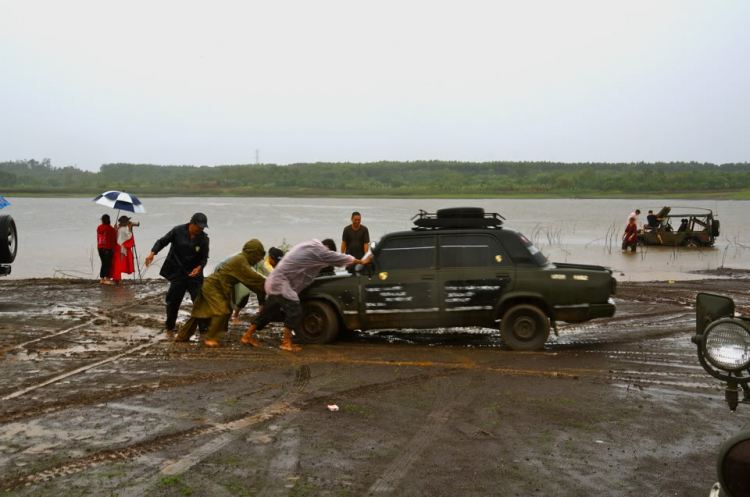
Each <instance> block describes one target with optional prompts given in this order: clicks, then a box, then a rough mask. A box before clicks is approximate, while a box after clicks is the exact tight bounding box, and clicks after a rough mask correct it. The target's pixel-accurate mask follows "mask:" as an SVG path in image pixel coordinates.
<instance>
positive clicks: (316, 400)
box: [0, 363, 462, 491]
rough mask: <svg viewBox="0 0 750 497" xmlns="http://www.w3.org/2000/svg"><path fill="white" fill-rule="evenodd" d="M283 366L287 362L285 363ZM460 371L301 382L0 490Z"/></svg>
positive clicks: (7, 481)
mask: <svg viewBox="0 0 750 497" xmlns="http://www.w3.org/2000/svg"><path fill="white" fill-rule="evenodd" d="M285 365H288V363H287V364H285ZM461 371H462V370H461V369H450V370H441V371H436V372H434V373H431V374H420V375H416V376H413V377H410V378H399V379H396V380H392V381H386V382H383V383H376V384H370V385H363V386H360V387H355V388H351V389H349V390H344V391H342V392H337V393H335V394H333V395H329V394H326V395H314V396H308V398H306V399H303V398H302V391H303V389H304V385H306V384H307V383H304V381H303V382H302V383H304V385H302V386H299V390H296V391H294V392H290V393H289V394H288V395H286V396H285V400H283V401H275V402H274V403H272V404H270V405H268V406H265V407H262V408H259V409H255V410H253V411H250V412H248V413H244V414H242V415H239V416H237V417H236V418H235V419H234V420H232V421H227V422H224V423H221V424H214V425H212V426H199V427H196V428H191V429H188V430H183V431H179V432H176V433H171V434H167V435H160V436H157V437H156V438H153V439H151V440H146V441H143V442H139V443H137V444H134V445H131V446H129V447H123V448H120V449H106V450H102V451H99V452H97V453H96V454H92V455H90V456H85V457H82V458H79V459H76V460H73V461H72V462H69V463H65V464H61V465H58V466H54V467H52V468H48V469H45V470H43V471H38V472H33V473H29V474H25V475H20V476H16V477H11V478H0V490H2V491H10V490H13V489H15V488H18V487H22V486H28V485H32V484H35V483H42V482H47V481H50V480H53V479H56V478H60V477H64V476H70V475H73V474H76V473H80V472H82V471H85V470H87V469H88V468H90V467H92V466H95V465H99V464H105V463H114V462H118V461H122V460H127V459H134V458H136V457H139V456H142V455H145V454H147V453H151V452H155V451H158V450H162V449H167V448H169V447H170V446H173V445H175V444H177V443H180V442H183V441H186V440H188V439H193V438H198V437H202V436H206V435H212V434H222V433H227V432H229V431H236V430H238V429H242V428H244V427H248V426H252V425H254V424H257V423H259V422H261V421H268V420H270V419H273V418H275V417H277V416H280V415H283V414H287V413H293V412H297V411H299V410H303V409H307V408H309V407H311V406H313V405H319V404H320V402H322V401H328V399H331V398H337V399H344V398H347V397H351V396H355V395H363V394H366V393H373V392H382V391H386V390H390V389H392V388H397V387H400V386H404V385H407V384H414V383H422V382H425V381H431V380H435V379H440V378H443V377H445V376H446V375H448V374H456V373H459V372H461ZM237 373H238V372H235V374H237ZM305 374H306V373H300V375H305ZM295 383H296V380H295ZM132 393H134V392H129V394H132ZM87 403H90V402H87ZM0 421H3V422H4V420H2V419H0ZM209 448H210V447H206V449H205V450H208V449H209ZM217 450H218V449H217ZM193 459H195V458H191V459H190V460H191V461H192V460H193ZM186 463H187V462H186ZM186 463H184V464H186Z"/></svg>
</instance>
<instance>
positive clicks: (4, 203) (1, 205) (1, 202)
mask: <svg viewBox="0 0 750 497" xmlns="http://www.w3.org/2000/svg"><path fill="white" fill-rule="evenodd" d="M9 205H10V202H8V201H7V200H5V197H3V196H2V195H0V209H2V208H4V207H8V206H9Z"/></svg>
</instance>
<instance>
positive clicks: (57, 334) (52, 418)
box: [0, 271, 750, 496]
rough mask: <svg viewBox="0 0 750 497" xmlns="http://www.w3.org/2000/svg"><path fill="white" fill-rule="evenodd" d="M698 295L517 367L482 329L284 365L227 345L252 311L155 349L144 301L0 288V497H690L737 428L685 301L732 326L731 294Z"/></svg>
mask: <svg viewBox="0 0 750 497" xmlns="http://www.w3.org/2000/svg"><path fill="white" fill-rule="evenodd" d="M702 277H703V278H705V279H702V280H690V281H677V282H668V281H663V282H639V283H623V284H621V285H620V286H619V289H618V295H617V296H616V303H617V305H618V311H617V314H616V315H615V316H614V317H613V318H610V319H603V320H597V321H591V322H588V323H582V324H576V325H571V324H565V323H560V324H559V326H558V333H559V336H555V335H554V334H553V335H552V336H551V337H550V340H549V342H548V344H547V346H546V347H545V348H544V350H542V351H539V352H533V353H530V352H529V353H521V352H513V351H510V350H508V349H507V347H505V345H504V344H503V342H502V339H501V338H500V337H499V335H498V334H497V333H496V332H495V330H489V329H473V330H465V329H439V330H431V331H429V332H426V331H424V330H419V331H416V330H415V331H410V330H400V331H380V332H370V333H354V334H353V335H352V336H349V337H347V338H346V339H345V340H342V341H339V342H337V343H335V344H332V345H326V346H303V348H304V350H303V351H302V352H299V353H290V352H284V351H281V350H280V349H279V348H278V346H279V344H280V342H281V328H280V324H279V325H278V326H272V327H270V328H268V329H267V330H264V332H262V333H261V334H260V335H259V339H260V341H261V344H262V345H263V346H262V347H261V348H257V349H256V348H252V347H249V346H245V345H243V344H241V343H240V342H239V338H240V336H241V335H242V333H243V332H244V330H245V329H246V327H247V326H248V324H249V316H250V315H251V314H252V312H253V310H254V309H253V307H254V305H257V303H256V304H253V303H252V302H251V304H250V305H249V306H248V309H247V310H246V311H245V313H244V315H243V316H242V321H243V324H241V325H238V326H235V325H233V326H231V327H230V331H229V333H228V334H226V335H225V336H224V337H223V339H222V346H221V347H220V348H218V349H211V348H206V347H204V346H202V345H201V344H200V343H199V342H198V341H197V340H196V341H193V342H190V343H186V344H175V343H173V341H172V338H173V337H170V336H168V335H167V334H165V333H163V332H162V331H161V325H162V320H163V311H164V306H163V298H164V293H165V290H166V286H165V285H164V284H163V283H161V282H158V281H147V282H145V283H144V284H128V285H124V286H122V287H110V286H100V285H98V284H96V283H92V282H86V281H81V280H61V279H56V280H51V279H45V280H4V281H0V369H1V370H2V382H0V490H2V491H4V492H6V493H7V495H34V496H39V495H55V496H58V495H120V496H127V495H164V496H170V495H212V496H213V495H379V494H383V495H385V494H395V495H449V494H450V495H531V494H534V495H536V494H538V495H544V494H547V495H551V494H554V495H571V496H573V495H576V496H578V495H614V496H619V495H707V493H708V489H709V488H710V486H711V484H713V482H714V481H715V479H716V475H715V454H716V451H717V449H718V447H719V445H720V444H721V442H723V441H724V440H725V439H726V438H728V437H729V436H731V435H733V434H734V433H735V432H736V431H737V430H738V429H739V428H741V427H742V426H743V425H744V424H746V423H747V421H748V419H750V416H749V415H748V409H746V408H747V406H744V405H742V406H740V408H739V410H738V413H736V414H730V413H729V412H728V409H727V408H726V405H725V404H724V401H723V391H722V385H721V384H720V383H719V382H718V381H716V380H714V379H713V378H711V377H709V376H708V375H707V374H706V373H705V372H704V371H703V370H702V368H701V367H700V365H699V364H698V361H697V358H696V354H695V346H694V345H693V344H692V343H691V342H690V338H691V336H692V334H693V333H694V329H695V311H694V301H695V295H696V294H697V293H698V292H701V291H709V292H715V293H721V294H724V295H728V296H731V297H732V298H734V299H735V302H736V305H737V310H738V312H740V313H743V314H746V315H750V294H749V293H748V283H749V282H750V279H748V278H750V275H748V274H747V273H745V272H743V271H735V272H731V273H720V274H716V272H714V273H709V274H703V275H702ZM189 309H190V305H189V301H186V302H185V304H184V307H183V310H182V311H181V316H180V319H181V320H184V319H185V318H186V317H187V315H188V312H189ZM330 403H335V404H337V405H338V406H339V411H338V412H331V411H329V410H328V409H327V405H328V404H330ZM743 408H745V409H743Z"/></svg>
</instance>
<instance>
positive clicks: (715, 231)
mask: <svg viewBox="0 0 750 497" xmlns="http://www.w3.org/2000/svg"><path fill="white" fill-rule="evenodd" d="M720 226H721V224H720V223H719V220H718V219H714V220H713V221H711V236H719V232H720V230H719V228H720Z"/></svg>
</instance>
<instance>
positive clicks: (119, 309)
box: [0, 295, 161, 356]
mask: <svg viewBox="0 0 750 497" xmlns="http://www.w3.org/2000/svg"><path fill="white" fill-rule="evenodd" d="M157 297H161V295H148V296H146V297H142V298H140V299H138V300H137V301H136V302H134V303H129V304H127V305H124V306H122V307H117V308H115V309H111V310H108V311H106V312H105V313H104V314H105V315H106V314H112V313H115V312H122V311H124V310H125V309H130V308H131V307H135V306H138V305H141V304H144V303H146V302H149V301H150V300H155V299H156V298H157ZM100 319H102V317H101V316H97V317H94V318H91V319H89V320H88V321H86V322H85V323H81V324H78V325H76V326H73V327H71V328H68V329H65V330H62V331H56V332H55V333H52V334H50V335H45V336H43V337H39V338H35V339H33V340H29V341H28V342H23V343H20V344H18V345H14V346H12V347H8V348H4V349H0V356H1V355H4V354H6V353H8V352H12V351H14V350H19V349H22V348H25V347H26V346H27V345H31V344H32V343H36V342H41V341H42V340H48V339H50V338H54V337H57V336H60V335H64V334H66V333H70V332H71V331H75V330H77V329H80V328H83V327H85V326H89V325H91V324H94V323H95V322H96V321H98V320H100Z"/></svg>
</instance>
